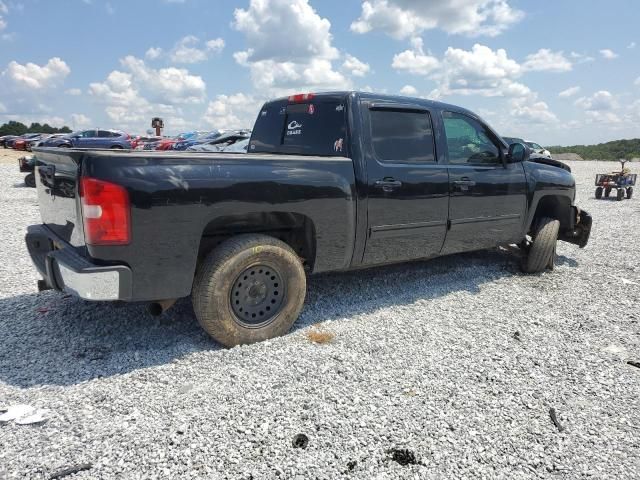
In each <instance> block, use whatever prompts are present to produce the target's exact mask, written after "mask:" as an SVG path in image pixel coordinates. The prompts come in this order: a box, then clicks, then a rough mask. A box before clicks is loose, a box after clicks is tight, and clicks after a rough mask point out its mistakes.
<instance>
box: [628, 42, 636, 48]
mask: <svg viewBox="0 0 640 480" xmlns="http://www.w3.org/2000/svg"><path fill="white" fill-rule="evenodd" d="M627 48H628V49H633V48H636V42H631V43H630V44H629V45H627Z"/></svg>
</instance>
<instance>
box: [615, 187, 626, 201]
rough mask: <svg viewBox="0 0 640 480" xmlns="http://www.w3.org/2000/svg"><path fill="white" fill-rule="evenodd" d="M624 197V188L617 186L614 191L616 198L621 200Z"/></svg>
mask: <svg viewBox="0 0 640 480" xmlns="http://www.w3.org/2000/svg"><path fill="white" fill-rule="evenodd" d="M623 198H624V188H619V189H618V191H617V192H616V200H618V201H621V200H622V199H623Z"/></svg>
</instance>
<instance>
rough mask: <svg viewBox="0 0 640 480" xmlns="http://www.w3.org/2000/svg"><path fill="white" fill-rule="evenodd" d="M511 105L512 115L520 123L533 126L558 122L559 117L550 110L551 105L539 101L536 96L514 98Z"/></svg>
mask: <svg viewBox="0 0 640 480" xmlns="http://www.w3.org/2000/svg"><path fill="white" fill-rule="evenodd" d="M510 103H511V110H510V112H511V115H512V116H513V117H515V118H516V119H518V120H520V121H523V122H526V123H533V124H550V123H556V122H557V121H558V117H556V115H555V114H554V113H553V112H552V111H551V110H550V109H549V105H547V104H546V103H545V102H542V101H538V100H537V95H536V94H532V95H530V96H528V97H523V98H514V99H512V100H511V101H510Z"/></svg>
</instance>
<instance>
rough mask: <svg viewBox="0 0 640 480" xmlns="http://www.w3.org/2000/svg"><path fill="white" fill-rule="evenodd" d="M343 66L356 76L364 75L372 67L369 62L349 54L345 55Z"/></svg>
mask: <svg viewBox="0 0 640 480" xmlns="http://www.w3.org/2000/svg"><path fill="white" fill-rule="evenodd" d="M342 68H344V69H345V70H346V71H348V72H349V73H350V74H351V75H353V76H355V77H364V76H365V75H366V74H367V73H369V71H370V70H371V67H370V66H369V64H368V63H364V62H363V61H361V60H358V59H357V58H356V57H354V56H353V55H349V54H347V55H346V56H345V60H344V63H343V64H342Z"/></svg>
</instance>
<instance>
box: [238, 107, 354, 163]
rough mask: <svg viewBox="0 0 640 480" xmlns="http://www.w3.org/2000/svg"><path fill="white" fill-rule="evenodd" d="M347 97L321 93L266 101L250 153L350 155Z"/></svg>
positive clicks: (251, 142) (257, 121) (257, 122)
mask: <svg viewBox="0 0 640 480" xmlns="http://www.w3.org/2000/svg"><path fill="white" fill-rule="evenodd" d="M346 108H347V105H346V97H345V96H344V95H341V96H335V95H319V96H312V97H310V98H303V99H300V100H299V101H298V100H297V99H296V100H293V99H291V97H290V99H283V100H276V101H274V102H269V103H267V104H265V105H264V106H263V107H262V109H261V110H260V113H258V119H257V120H256V123H255V125H254V129H253V134H252V136H251V141H250V143H249V152H250V153H254V152H260V153H291V154H299V155H316V156H347V155H348V152H347V145H348V143H347V121H346V118H347V117H346Z"/></svg>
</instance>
